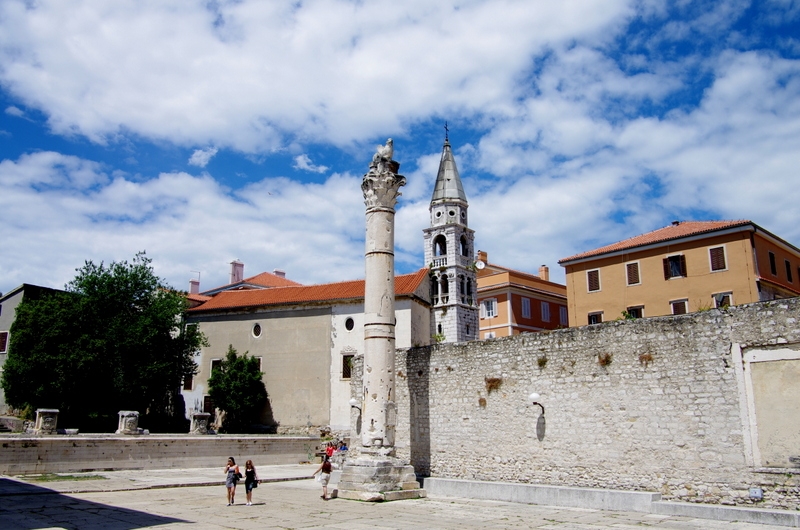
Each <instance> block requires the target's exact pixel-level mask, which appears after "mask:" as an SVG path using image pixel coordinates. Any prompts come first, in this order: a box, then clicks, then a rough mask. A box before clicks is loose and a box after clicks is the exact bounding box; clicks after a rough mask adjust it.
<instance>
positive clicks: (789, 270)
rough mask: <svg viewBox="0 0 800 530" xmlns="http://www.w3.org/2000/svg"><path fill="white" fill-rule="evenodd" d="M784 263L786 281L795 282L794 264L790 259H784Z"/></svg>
mask: <svg viewBox="0 0 800 530" xmlns="http://www.w3.org/2000/svg"><path fill="white" fill-rule="evenodd" d="M784 263H785V264H786V281H787V282H789V283H794V280H793V279H792V264H791V262H790V261H789V260H788V259H787V260H784Z"/></svg>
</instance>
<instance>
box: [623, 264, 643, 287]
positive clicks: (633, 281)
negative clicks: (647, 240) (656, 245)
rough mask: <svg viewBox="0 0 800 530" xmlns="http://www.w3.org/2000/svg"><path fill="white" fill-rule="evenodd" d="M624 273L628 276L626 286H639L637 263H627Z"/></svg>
mask: <svg viewBox="0 0 800 530" xmlns="http://www.w3.org/2000/svg"><path fill="white" fill-rule="evenodd" d="M625 273H626V274H627V276H628V285H639V284H640V283H642V282H641V280H640V279H639V262H638V261H634V262H632V263H628V264H626V265H625Z"/></svg>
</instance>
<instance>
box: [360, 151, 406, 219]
mask: <svg viewBox="0 0 800 530" xmlns="http://www.w3.org/2000/svg"><path fill="white" fill-rule="evenodd" d="M392 162H394V161H392ZM405 185H406V178H405V177H404V176H402V175H398V174H397V173H393V172H392V171H388V170H384V171H382V172H377V171H370V172H369V173H367V174H366V175H364V180H363V181H362V182H361V191H363V192H364V204H365V205H366V206H367V209H369V208H391V209H394V206H395V204H397V198H398V197H400V195H402V194H401V193H400V186H405Z"/></svg>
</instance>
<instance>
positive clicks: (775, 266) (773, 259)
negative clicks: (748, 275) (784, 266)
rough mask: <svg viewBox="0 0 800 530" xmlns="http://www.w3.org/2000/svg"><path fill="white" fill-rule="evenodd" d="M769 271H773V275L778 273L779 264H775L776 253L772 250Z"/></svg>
mask: <svg viewBox="0 0 800 530" xmlns="http://www.w3.org/2000/svg"><path fill="white" fill-rule="evenodd" d="M769 272H771V273H772V275H773V276H777V275H778V266H777V265H775V254H773V253H772V252H770V253H769Z"/></svg>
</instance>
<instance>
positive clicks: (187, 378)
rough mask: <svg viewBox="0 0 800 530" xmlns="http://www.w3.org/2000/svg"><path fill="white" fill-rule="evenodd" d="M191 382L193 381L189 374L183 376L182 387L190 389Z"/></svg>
mask: <svg viewBox="0 0 800 530" xmlns="http://www.w3.org/2000/svg"><path fill="white" fill-rule="evenodd" d="M192 382H194V377H193V376H191V375H185V376H183V389H184V390H191V389H192Z"/></svg>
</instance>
